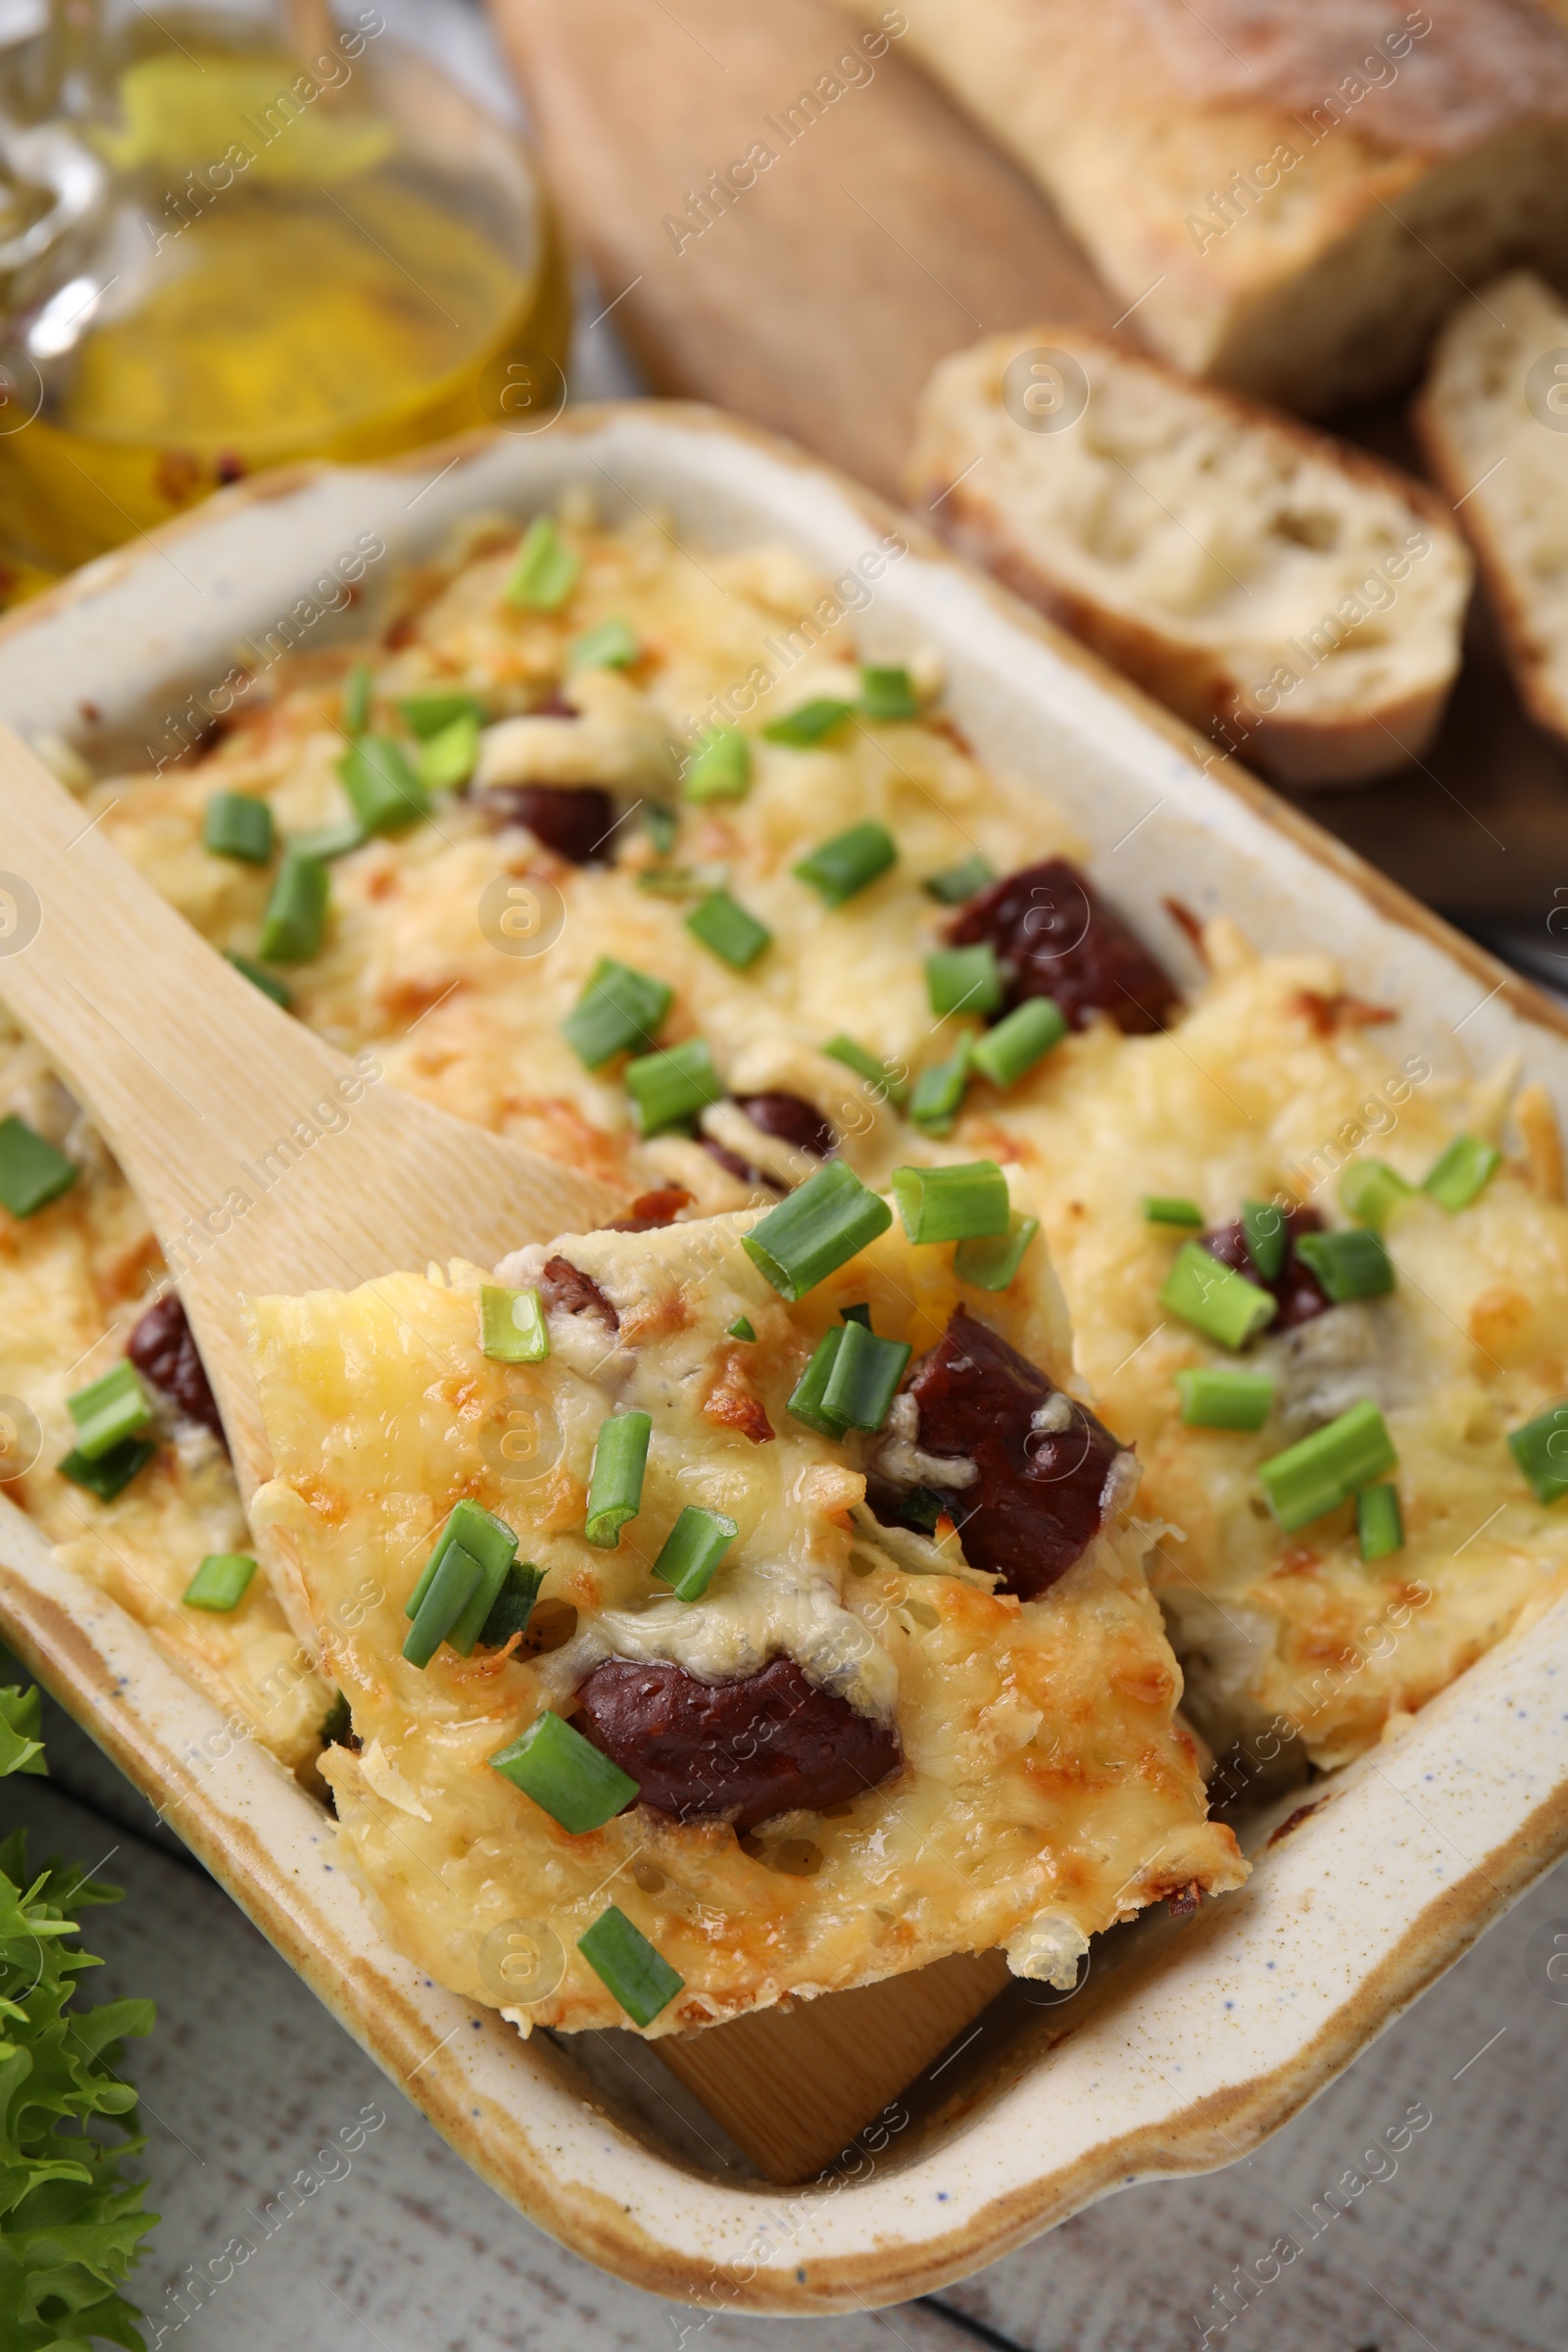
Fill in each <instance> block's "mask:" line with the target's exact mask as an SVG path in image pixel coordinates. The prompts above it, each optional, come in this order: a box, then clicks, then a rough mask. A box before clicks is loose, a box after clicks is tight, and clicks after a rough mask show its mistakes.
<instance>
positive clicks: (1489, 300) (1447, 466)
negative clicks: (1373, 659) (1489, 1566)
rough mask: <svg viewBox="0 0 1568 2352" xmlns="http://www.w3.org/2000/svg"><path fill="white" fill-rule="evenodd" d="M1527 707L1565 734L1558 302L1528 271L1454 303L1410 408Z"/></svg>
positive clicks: (1567, 327)
mask: <svg viewBox="0 0 1568 2352" xmlns="http://www.w3.org/2000/svg"><path fill="white" fill-rule="evenodd" d="M1415 426H1416V432H1417V434H1418V436H1419V438H1420V441H1421V446H1422V448H1423V450H1424V451H1425V453H1426V457H1427V461H1428V463H1429V465H1430V466H1431V467H1432V470H1433V472H1434V473H1435V474H1436V476H1437V478H1438V480H1439V481H1440V482H1441V483H1442V484H1443V487H1444V488H1445V490H1446V492H1447V494H1448V497H1449V499H1450V500H1451V501H1452V503H1453V506H1454V508H1455V510H1456V512H1457V514H1458V516H1459V520H1460V522H1461V524H1462V525H1463V527H1464V531H1465V534H1466V536H1467V537H1468V539H1469V541H1470V544H1471V546H1472V547H1473V548H1474V549H1475V552H1476V556H1477V558H1478V560H1479V562H1480V564H1481V570H1482V574H1483V577H1484V578H1485V580H1486V583H1487V587H1488V589H1489V590H1490V592H1491V596H1492V601H1493V604H1494V606H1495V609H1496V613H1497V619H1498V623H1499V625H1500V627H1501V630H1502V638H1503V644H1504V646H1505V647H1506V649H1507V654H1508V661H1509V663H1510V666H1511V667H1512V670H1513V674H1514V677H1515V678H1516V680H1517V681H1518V686H1519V693H1520V696H1521V698H1522V700H1523V702H1524V705H1525V708H1526V710H1527V711H1529V712H1530V715H1531V717H1532V718H1534V719H1535V720H1536V722H1537V724H1538V725H1540V726H1543V727H1549V728H1550V729H1551V730H1552V732H1553V733H1554V734H1557V735H1563V736H1568V303H1565V302H1564V301H1563V299H1562V296H1561V295H1560V294H1554V293H1553V292H1552V291H1551V289H1550V288H1549V287H1548V286H1544V285H1543V284H1542V282H1541V280H1540V278H1539V277H1536V276H1534V275H1533V274H1532V273H1531V272H1530V271H1529V270H1516V271H1515V272H1514V274H1513V275H1512V276H1511V277H1505V278H1502V279H1500V280H1499V281H1498V283H1497V284H1495V285H1493V286H1488V288H1487V289H1486V291H1485V293H1483V294H1478V295H1477V296H1476V297H1475V299H1474V301H1472V302H1467V303H1465V304H1464V305H1463V306H1462V307H1461V308H1460V309H1459V310H1457V311H1455V312H1454V314H1453V317H1452V318H1451V319H1449V321H1448V324H1447V326H1446V329H1445V331H1444V333H1443V336H1442V339H1441V340H1440V342H1439V344H1438V348H1437V351H1436V353H1435V355H1434V358H1433V363H1432V372H1431V374H1430V376H1429V377H1428V379H1427V385H1426V389H1425V391H1424V392H1423V393H1422V395H1421V398H1420V400H1419V401H1418V402H1417V403H1416V408H1415Z"/></svg>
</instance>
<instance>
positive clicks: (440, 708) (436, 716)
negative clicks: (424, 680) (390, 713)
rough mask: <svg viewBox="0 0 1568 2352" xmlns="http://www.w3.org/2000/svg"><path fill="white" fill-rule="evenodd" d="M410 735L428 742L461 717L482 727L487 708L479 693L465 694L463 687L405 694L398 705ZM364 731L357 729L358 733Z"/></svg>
mask: <svg viewBox="0 0 1568 2352" xmlns="http://www.w3.org/2000/svg"><path fill="white" fill-rule="evenodd" d="M398 709H399V710H400V711H402V713H403V717H404V720H405V722H406V723H407V726H408V729H409V732H410V734H411V735H417V737H418V739H419V741H420V742H421V743H428V742H429V740H430V738H431V736H432V735H444V734H445V733H446V731H447V729H448V727H450V726H454V725H455V724H456V723H457V721H458V720H459V719H460V718H471V719H472V721H473V723H474V725H475V726H476V727H482V726H483V724H484V719H485V709H484V705H483V703H481V702H480V700H479V698H478V696H477V695H476V694H465V693H464V692H463V690H462V688H461V687H455V686H452V687H449V686H435V687H431V688H430V689H429V690H428V691H426V692H422V693H418V694H406V695H404V696H403V698H402V700H401V701H400V702H399V704H398ZM361 731H362V730H359V729H356V730H355V732H356V733H358V732H361Z"/></svg>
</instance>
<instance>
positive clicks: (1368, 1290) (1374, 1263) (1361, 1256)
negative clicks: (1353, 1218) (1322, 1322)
mask: <svg viewBox="0 0 1568 2352" xmlns="http://www.w3.org/2000/svg"><path fill="white" fill-rule="evenodd" d="M1296 1254H1297V1256H1298V1257H1299V1258H1300V1260H1301V1261H1302V1263H1303V1264H1304V1265H1307V1266H1310V1268H1311V1270H1312V1272H1313V1273H1314V1274H1315V1275H1316V1276H1317V1278H1318V1280H1319V1282H1320V1283H1321V1284H1322V1285H1323V1288H1324V1289H1325V1290H1326V1291H1327V1293H1328V1295H1329V1297H1330V1298H1331V1299H1333V1301H1334V1303H1335V1305H1336V1306H1339V1305H1341V1304H1342V1303H1343V1302H1344V1300H1346V1299H1381V1298H1382V1297H1383V1295H1384V1293H1385V1292H1386V1291H1392V1290H1393V1288H1394V1267H1393V1264H1392V1262H1391V1261H1390V1257H1389V1253H1388V1251H1387V1250H1385V1249H1384V1247H1383V1239H1382V1236H1381V1235H1380V1234H1376V1233H1374V1232H1373V1231H1372V1229H1371V1227H1370V1226H1368V1225H1352V1226H1351V1227H1350V1229H1349V1231H1348V1233H1303V1234H1302V1235H1301V1237H1300V1239H1299V1241H1298V1243H1297V1245H1296Z"/></svg>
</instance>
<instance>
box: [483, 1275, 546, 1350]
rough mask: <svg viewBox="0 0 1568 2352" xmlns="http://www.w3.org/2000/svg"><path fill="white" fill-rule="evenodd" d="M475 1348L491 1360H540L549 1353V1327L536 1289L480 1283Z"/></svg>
mask: <svg viewBox="0 0 1568 2352" xmlns="http://www.w3.org/2000/svg"><path fill="white" fill-rule="evenodd" d="M479 1348H480V1352H481V1353H482V1354H484V1355H487V1356H488V1357H489V1358H490V1360H491V1362H492V1363H494V1364H542V1363H543V1362H544V1360H545V1357H546V1356H547V1355H548V1354H549V1353H550V1328H549V1325H548V1324H547V1323H546V1321H545V1310H544V1307H543V1305H542V1304H541V1302H540V1298H539V1294H538V1292H537V1291H536V1290H534V1289H532V1288H531V1287H530V1288H529V1289H527V1290H521V1291H504V1290H502V1289H501V1288H500V1287H499V1285H497V1284H495V1283H489V1282H487V1283H485V1284H483V1285H482V1287H481V1289H480V1292H479Z"/></svg>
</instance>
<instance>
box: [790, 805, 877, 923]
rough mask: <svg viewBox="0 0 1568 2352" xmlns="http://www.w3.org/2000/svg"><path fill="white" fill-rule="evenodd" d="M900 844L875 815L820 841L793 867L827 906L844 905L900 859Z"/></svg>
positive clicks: (798, 876) (793, 871)
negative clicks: (898, 844) (862, 822)
mask: <svg viewBox="0 0 1568 2352" xmlns="http://www.w3.org/2000/svg"><path fill="white" fill-rule="evenodd" d="M898 855H899V853H898V847H897V845H896V843H895V842H894V839H893V836H892V834H891V833H890V832H889V831H888V829H887V827H886V825H879V824H878V823H877V822H876V820H875V819H874V818H871V819H868V820H867V822H866V823H865V824H863V825H851V826H850V827H849V829H848V831H847V832H843V833H835V834H834V835H833V836H832V837H831V839H830V840H827V841H822V842H818V844H817V846H816V848H815V849H814V850H812V851H811V853H810V855H809V857H806V858H801V860H800V862H799V863H798V864H796V865H793V866H791V868H790V871H791V873H793V874H794V876H795V878H796V880H797V881H799V882H806V883H809V885H810V887H811V889H812V890H814V891H815V892H816V894H817V896H818V898H819V899H821V901H822V903H823V905H824V906H827V907H842V906H843V905H844V903H845V901H846V899H853V898H854V896H855V894H856V892H857V891H859V890H864V888H865V887H866V884H867V883H868V882H874V881H875V880H876V878H877V876H878V874H885V873H886V872H887V870H888V867H889V866H890V865H892V864H894V863H895V862H896V860H897V858H898Z"/></svg>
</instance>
